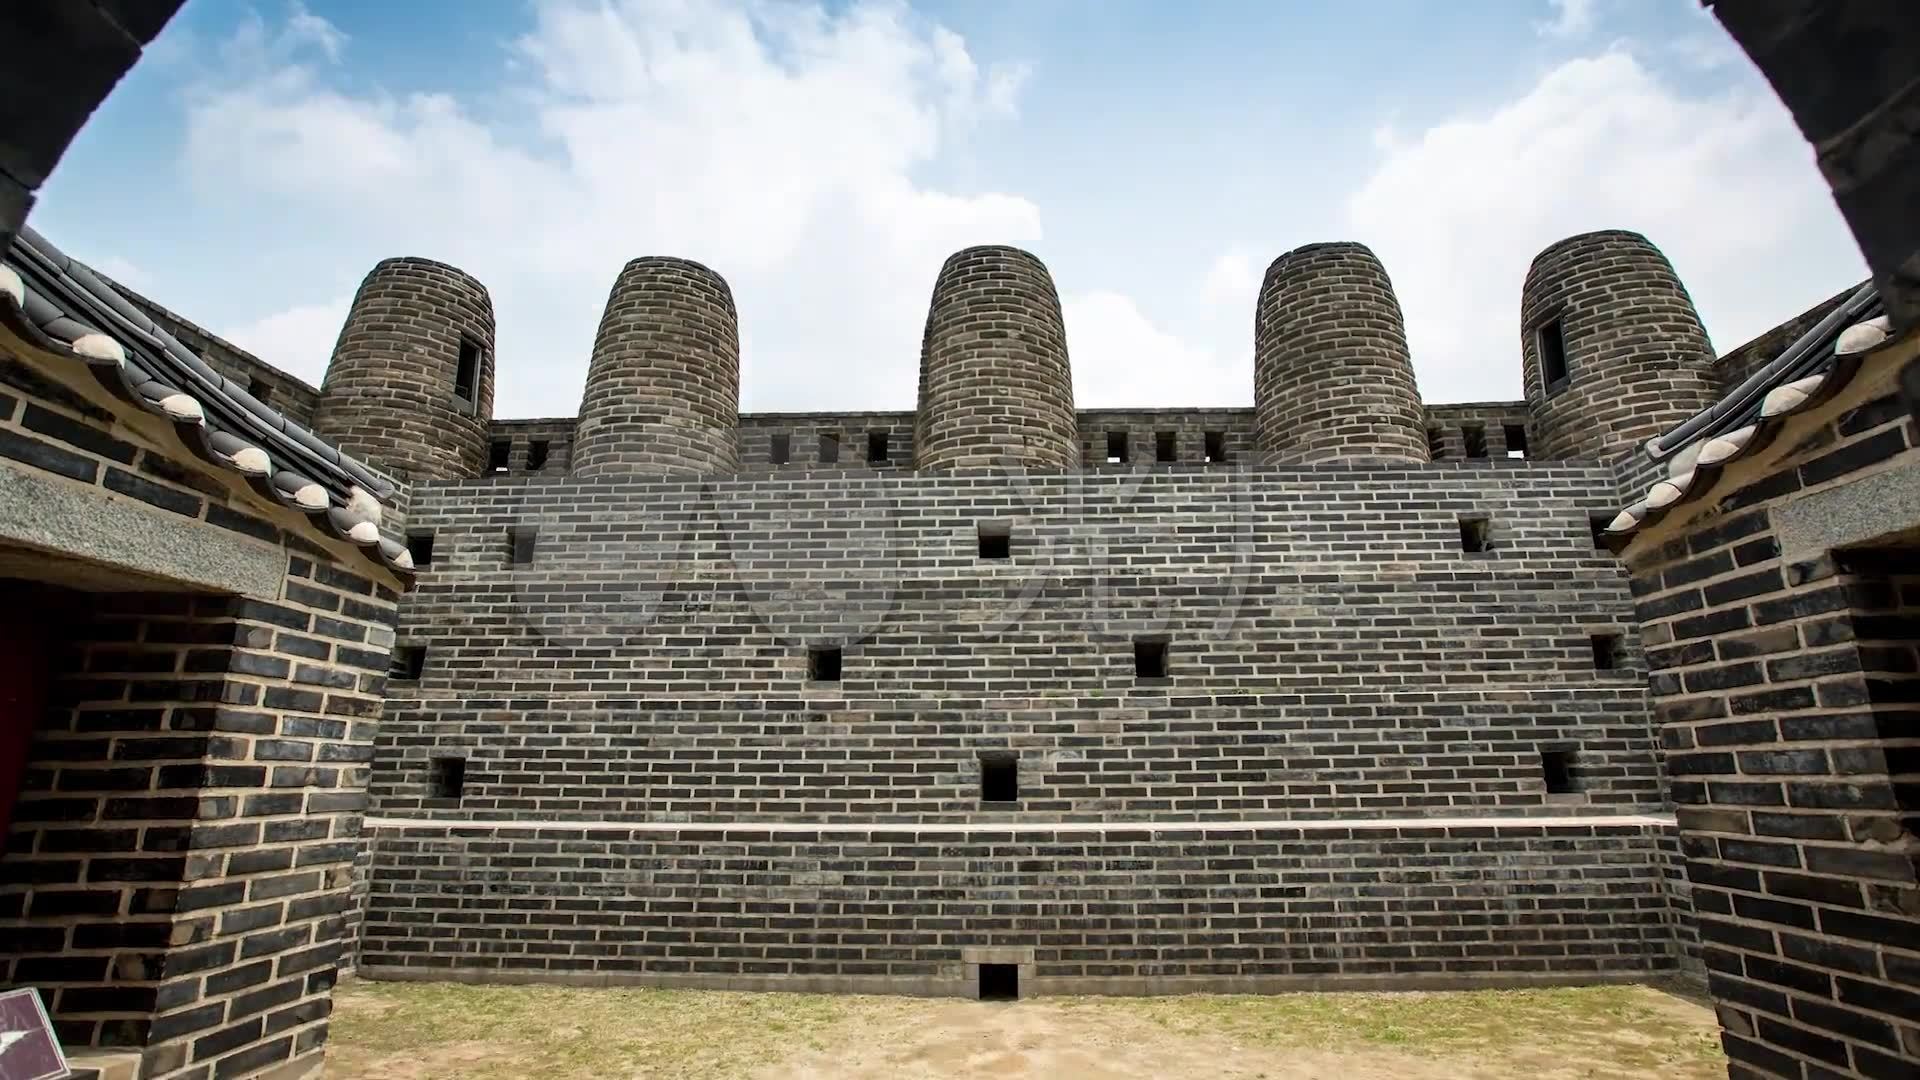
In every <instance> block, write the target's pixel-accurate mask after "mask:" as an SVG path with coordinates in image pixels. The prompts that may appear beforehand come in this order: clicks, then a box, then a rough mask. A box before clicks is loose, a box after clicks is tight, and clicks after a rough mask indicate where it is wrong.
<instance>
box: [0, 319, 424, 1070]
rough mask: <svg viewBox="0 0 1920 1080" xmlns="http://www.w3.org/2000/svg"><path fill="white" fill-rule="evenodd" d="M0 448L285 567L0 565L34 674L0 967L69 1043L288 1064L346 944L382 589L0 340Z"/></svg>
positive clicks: (146, 1058)
mask: <svg viewBox="0 0 1920 1080" xmlns="http://www.w3.org/2000/svg"><path fill="white" fill-rule="evenodd" d="M0 457H4V458H6V459H7V460H5V461H4V462H0V471H14V470H23V471H33V472H35V473H38V474H40V475H41V476H42V477H45V478H47V479H51V480H56V481H57V482H59V483H66V484H72V485H75V486H80V485H90V486H97V487H99V488H101V489H103V490H104V493H106V494H105V497H107V498H115V499H119V498H124V499H127V500H131V501H136V502H138V503H142V504H145V507H146V508H147V509H148V510H149V511H150V512H151V513H153V514H156V515H173V516H177V517H179V518H180V519H183V521H184V522H190V523H196V524H193V525H192V527H193V528H198V529H203V530H206V531H207V532H208V533H209V534H210V535H211V534H213V533H216V532H225V533H235V534H239V535H240V536H243V537H246V538H248V542H250V543H258V544H259V545H261V547H262V548H263V549H265V550H267V551H269V552H271V553H273V554H277V555H279V556H280V557H281V558H282V559H284V565H285V566H286V568H287V574H286V577H285V579H284V580H283V581H282V583H281V588H280V590H279V593H278V594H277V595H274V596H262V597H253V598H246V597H236V596H222V595H194V594H187V593H181V592H171V593H150V592H141V591H131V592H129V591H124V590H120V591H99V592H93V593H82V592H75V591H71V590H69V589H63V588H58V587H54V586H49V585H36V586H26V585H22V584H20V583H16V582H9V583H7V584H6V586H5V590H4V595H0V603H4V604H5V606H6V609H7V610H9V611H12V612H15V613H19V612H31V613H33V614H32V616H31V617H32V619H33V625H34V626H35V629H36V631H37V632H38V633H39V634H40V635H42V637H43V638H44V640H46V641H47V642H48V643H49V646H50V663H49V668H50V671H51V673H52V675H53V682H52V687H51V693H50V703H49V707H48V708H47V709H46V710H45V711H44V712H43V713H42V715H41V719H40V721H39V723H38V724H37V725H36V728H35V730H34V732H33V742H32V744H31V746H30V748H29V751H28V756H27V771H26V774H25V777H24V780H23V786H22V792H21V795H20V799H19V801H18V803H17V804H16V805H15V807H14V808H13V815H12V822H11V825H10V828H9V830H8V833H7V835H6V837H5V845H4V856H0V985H4V986H17V985H29V986H36V987H38V988H39V989H40V990H41V992H42V995H43V997H44V999H45V1000H46V1001H47V1003H48V1006H49V1008H50V1011H51V1013H52V1015H53V1017H54V1020H55V1022H56V1025H57V1026H58V1028H59V1031H60V1034H61V1036H62V1038H63V1039H64V1040H65V1041H66V1042H67V1043H68V1044H69V1045H71V1046H118V1047H130V1048H134V1049H137V1050H139V1051H140V1052H141V1055H142V1057H143V1070H142V1073H141V1075H142V1076H144V1077H146V1078H148V1080H159V1078H165V1080H186V1078H190V1080H203V1078H207V1077H216V1076H217V1077H239V1076H253V1075H262V1074H266V1073H269V1072H270V1071H272V1070H275V1069H277V1068H280V1067H282V1066H283V1065H284V1066H285V1067H287V1068H289V1069H296V1070H298V1069H304V1068H305V1067H306V1064H308V1063H313V1062H316V1061H317V1053H318V1051H319V1048H320V1047H321V1045H322V1044H323V1043H324V1041H325V1038H326V1025H327V1012H328V1002H329V992H330V988H331V986H332V984H333V978H334V970H335V968H336V967H337V965H338V964H339V963H340V961H341V958H342V956H343V954H344V953H345V952H346V946H347V940H348V939H347V933H348V930H347V925H346V919H345V912H346V910H347V907H348V901H349V896H348V878H349V874H350V868H351V865H352V861H353V858H354V855H355V852H356V850H357V849H358V847H359V845H360V840H359V824H360V815H361V812H362V811H363V809H364V807H365V804H366V793H365V787H366V780H367V772H368V762H369V760H370V759H371V757H372V745H373V726H374V723H375V720H376V719H377V717H378V715H379V709H380V700H381V690H382V686H383V683H384V679H385V669H386V664H387V652H388V648H389V646H390V644H391V641H392V633H393V632H392V623H393V619H394V611H395V603H396V601H397V599H398V597H397V595H396V594H395V593H394V592H393V591H392V588H391V585H392V584H394V583H393V582H392V581H391V579H387V580H386V583H384V584H382V583H377V582H375V581H374V580H371V579H370V578H368V577H366V576H364V575H365V574H367V573H378V572H379V571H377V570H375V569H374V568H373V566H372V564H370V563H369V562H368V561H367V560H366V559H364V558H363V557H361V556H360V555H359V553H358V551H357V549H353V548H351V547H350V546H347V545H344V544H343V545H340V547H341V548H342V549H343V550H344V552H345V554H344V556H343V555H342V553H341V552H340V551H335V550H333V549H331V548H327V547H323V546H322V545H320V544H318V543H313V542H310V541H309V540H308V539H307V537H308V536H309V535H310V533H309V532H308V530H307V526H306V522H305V518H304V516H302V515H297V514H295V513H294V512H292V511H286V510H279V509H277V508H269V507H263V506H261V505H259V504H258V503H257V501H256V500H254V499H252V498H251V497H250V496H249V495H245V494H242V493H241V491H240V490H239V489H236V487H235V486H233V485H231V484H229V483H228V482H227V481H225V480H224V479H222V478H221V474H219V473H217V472H215V471H213V470H212V469H211V468H210V467H208V466H205V465H203V464H201V463H198V462H193V461H191V460H182V457H183V455H181V454H180V453H179V451H178V450H177V449H176V450H174V451H172V452H171V453H170V452H169V451H168V450H167V449H166V447H165V446H164V445H162V444H155V443H152V442H148V441H145V440H144V438H143V437H142V436H141V435H140V434H139V433H138V432H135V431H132V430H129V429H126V428H123V427H120V426H119V425H117V424H116V423H114V422H113V420H112V418H111V416H110V415H108V414H105V413H104V412H102V411H101V410H100V409H99V408H98V407H97V406H95V405H94V404H93V403H91V402H89V401H88V400H87V399H85V398H83V397H80V396H79V395H76V394H73V393H71V392H69V391H67V390H65V389H63V388H62V387H60V386H57V385H55V384H53V383H52V382H50V381H48V380H47V379H46V378H44V377H43V376H41V375H40V374H39V373H38V372H37V371H36V370H34V369H32V368H29V367H27V366H26V365H24V364H21V363H19V362H18V361H17V360H16V359H14V358H12V357H0ZM4 554H5V555H6V556H7V557H8V559H9V565H10V566H12V567H15V568H24V567H30V566H32V565H33V564H32V563H31V562H29V561H25V560H23V559H22V557H21V553H19V552H15V551H8V552H5V553H4ZM42 558H43V559H46V558H49V557H47V556H44V555H43V556H42ZM49 562H50V559H49ZM383 577H384V575H383ZM297 1059H304V1062H303V1063H302V1064H298V1065H296V1064H293V1063H294V1062H296V1060H297Z"/></svg>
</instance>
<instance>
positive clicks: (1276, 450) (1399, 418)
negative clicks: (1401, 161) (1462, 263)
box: [1253, 243, 1428, 464]
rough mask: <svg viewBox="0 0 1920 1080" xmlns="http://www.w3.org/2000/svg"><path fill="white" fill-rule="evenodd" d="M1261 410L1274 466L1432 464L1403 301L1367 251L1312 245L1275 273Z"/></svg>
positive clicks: (1258, 383) (1263, 294) (1262, 351)
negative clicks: (1368, 462) (1361, 461)
mask: <svg viewBox="0 0 1920 1080" xmlns="http://www.w3.org/2000/svg"><path fill="white" fill-rule="evenodd" d="M1253 407H1254V411H1255V413H1256V414H1257V417H1258V419H1257V421H1256V425H1255V430H1256V432H1257V436H1258V439H1259V444H1260V449H1261V451H1262V452H1263V453H1264V454H1265V455H1266V458H1267V460H1268V461H1271V462H1274V463H1277V464H1299V463H1310V462H1317V461H1339V460H1345V459H1356V458H1358V459H1377V460H1381V461H1403V462H1420V461H1426V460H1427V457H1428V453H1427V437H1426V430H1425V428H1424V426H1423V423H1422V421H1423V420H1424V412H1423V410H1422V409H1421V406H1420V390H1419V388H1418V387H1417V386H1415V385H1414V379H1413V361H1412V360H1411V359H1410V358H1409V356H1408V354H1407V331H1406V327H1405V325H1403V323H1402V322H1401V318H1400V302H1399V300H1397V299H1395V297H1394V295H1393V283H1392V282H1391V281H1389V280H1388V279H1387V271H1386V268H1385V267H1383V266H1381V265H1380V260H1379V259H1377V258H1375V257H1374V255H1373V252H1371V251H1369V250H1367V248H1366V247H1365V246H1364V245H1361V244H1353V243H1337V244H1309V245H1307V246H1305V247H1299V248H1295V249H1294V250H1292V251H1289V252H1287V253H1286V254H1285V255H1282V256H1280V257H1279V258H1278V259H1275V260H1274V261H1273V265H1271V266H1269V267H1267V275H1266V280H1265V281H1264V282H1263V283H1262V284H1261V287H1260V301H1259V309H1258V311H1257V312H1256V314H1255V316H1254V335H1253Z"/></svg>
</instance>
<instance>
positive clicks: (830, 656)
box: [807, 646, 840, 682]
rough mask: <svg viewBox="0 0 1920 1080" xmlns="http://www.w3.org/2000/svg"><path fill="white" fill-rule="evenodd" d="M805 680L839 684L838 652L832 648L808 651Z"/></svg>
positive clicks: (822, 647)
mask: <svg viewBox="0 0 1920 1080" xmlns="http://www.w3.org/2000/svg"><path fill="white" fill-rule="evenodd" d="M807 679H808V681H810V682H839V681H840V650H839V649H838V648H835V647H833V646H821V647H819V648H814V649H808V650H807Z"/></svg>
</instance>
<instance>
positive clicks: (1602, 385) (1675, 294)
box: [1520, 231, 1719, 459]
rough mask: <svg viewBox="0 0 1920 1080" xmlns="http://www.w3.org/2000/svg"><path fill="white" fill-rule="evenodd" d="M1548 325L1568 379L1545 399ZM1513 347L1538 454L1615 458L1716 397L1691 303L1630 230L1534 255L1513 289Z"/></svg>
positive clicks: (1663, 260)
mask: <svg viewBox="0 0 1920 1080" xmlns="http://www.w3.org/2000/svg"><path fill="white" fill-rule="evenodd" d="M1554 319H1558V320H1560V325H1561V327H1562V330H1563V335H1562V337H1563V340H1564V341H1565V343H1566V361H1567V376H1568V378H1567V383H1566V385H1565V387H1564V388H1561V389H1556V390H1552V391H1551V392H1550V391H1549V388H1548V387H1547V386H1546V384H1545V382H1544V381H1543V379H1542V375H1541V357H1540V340H1539V338H1540V335H1539V330H1540V328H1541V327H1542V326H1543V325H1545V324H1547V323H1548V322H1550V321H1552V320H1554ZM1520 348H1521V354H1522V356H1523V357H1524V358H1525V363H1524V368H1525V379H1526V390H1527V401H1528V402H1529V403H1530V404H1531V405H1532V406H1533V414H1534V430H1535V432H1536V434H1537V438H1538V441H1539V444H1540V455H1541V456H1542V457H1549V458H1609V459H1611V458H1614V457H1618V456H1620V455H1621V454H1623V453H1625V452H1626V451H1629V450H1632V449H1634V448H1637V447H1638V446H1640V444H1642V443H1644V442H1646V441H1647V440H1648V439H1651V438H1653V437H1655V436H1656V435H1662V434H1665V433H1666V432H1667V431H1668V430H1669V429H1671V428H1673V427H1674V426H1675V425H1677V424H1679V423H1680V422H1681V421H1683V420H1685V419H1687V418H1688V417H1690V416H1692V415H1693V414H1694V413H1697V412H1699V411H1700V410H1701V409H1704V408H1706V407H1707V406H1708V405H1711V404H1712V403H1713V402H1714V400H1715V399H1716V398H1717V397H1718V396H1719V385H1718V383H1717V382H1716V379H1715V375H1714V371H1713V367H1712V361H1713V347H1712V346H1711V345H1710V344H1709V343H1708V342H1707V332H1706V330H1705V329H1704V328H1702V327H1701V325H1700V316H1699V314H1698V313H1697V312H1695V311H1694V309H1693V300H1692V298H1691V297H1689V296H1688V295H1687V290H1686V286H1684V285H1682V284H1681V283H1680V279H1679V277H1677V276H1676V275H1675V274H1674V272H1673V266H1672V264H1670V263H1668V262H1667V257H1666V256H1665V255H1663V254H1661V253H1660V249H1659V248H1657V247H1654V246H1653V245H1652V244H1650V243H1648V242H1647V238H1646V237H1644V236H1641V235H1640V234H1638V233H1631V232H1624V231H1608V232H1592V233H1582V234H1581V235H1579V236H1573V237H1569V238H1567V239H1565V240H1562V241H1560V242H1559V243H1557V244H1555V245H1553V246H1552V247H1549V248H1547V249H1546V250H1545V251H1543V252H1541V253H1540V254H1539V255H1537V256H1535V257H1534V260H1533V264H1532V265H1531V266H1530V267H1528V268H1527V281H1526V286H1525V288H1524V289H1523V290H1522V292H1521V299H1520Z"/></svg>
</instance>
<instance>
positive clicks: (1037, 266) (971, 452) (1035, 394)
mask: <svg viewBox="0 0 1920 1080" xmlns="http://www.w3.org/2000/svg"><path fill="white" fill-rule="evenodd" d="M913 449H914V467H915V468H917V469H919V470H921V471H923V472H949V471H953V470H956V469H1003V468H1009V467H1017V468H1021V469H1027V470H1033V471H1039V472H1067V471H1070V470H1072V469H1074V468H1076V467H1078V465H1079V463H1080V437H1079V429H1078V425H1077V424H1076V422H1075V420H1074V412H1073V372H1072V369H1071V367H1070V366H1069V365H1068V361H1067V333H1066V325H1065V322H1064V320H1063V319H1062V317H1061V314H1060V295H1059V293H1058V292H1056V291H1055V290H1054V286H1053V276H1052V275H1051V274H1049V273H1047V268H1046V266H1045V265H1044V264H1043V263H1041V261H1040V260H1039V259H1037V258H1035V257H1034V256H1032V255H1030V254H1028V253H1027V252H1025V251H1021V250H1020V249H1018V248H1011V247H972V248H967V249H966V250H965V251H961V252H959V253H958V254H955V255H954V256H953V257H951V258H949V259H948V260H947V262H946V265H944V266H942V267H941V268H940V276H939V278H938V280H936V281H935V282H934V286H933V301H932V304H931V306H930V308H929V310H928V312H927V326H926V333H925V336H924V337H923V338H922V341H921V346H920V394H919V406H918V412H917V415H916V417H915V422H914V439H913Z"/></svg>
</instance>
